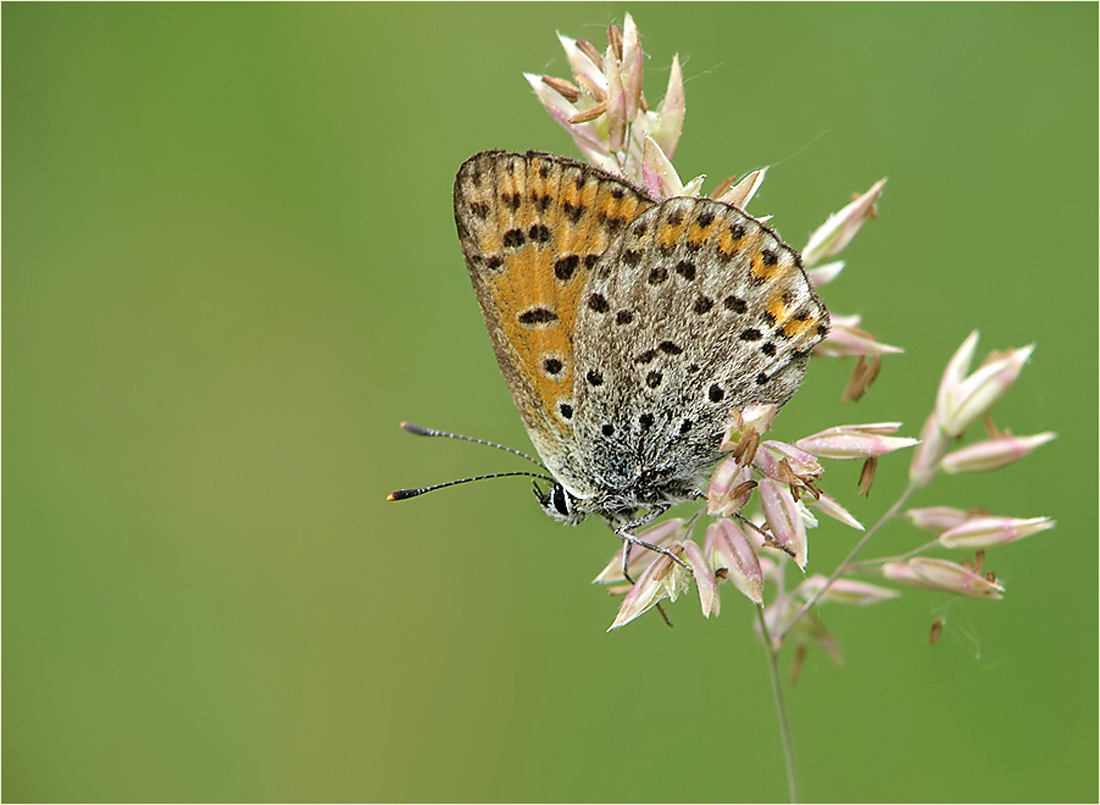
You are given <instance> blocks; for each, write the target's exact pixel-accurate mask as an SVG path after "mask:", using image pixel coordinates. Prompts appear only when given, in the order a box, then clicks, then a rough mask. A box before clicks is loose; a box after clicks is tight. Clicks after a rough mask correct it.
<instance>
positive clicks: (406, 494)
mask: <svg viewBox="0 0 1100 805" xmlns="http://www.w3.org/2000/svg"><path fill="white" fill-rule="evenodd" d="M444 435H450V434H444ZM458 438H462V437H458ZM472 441H476V440H472ZM505 449H507V448H505ZM512 475H526V476H527V477H528V478H541V479H542V480H544V481H549V482H550V483H553V482H554V479H553V478H551V477H549V476H547V475H539V474H538V473H534V472H495V473H493V474H492V475H478V476H475V477H473V478H462V479H460V480H458V481H447V483H445V484H436V485H435V486H422V487H420V488H419V489H398V490H397V491H396V492H390V493H389V495H387V496H386V500H407V499H408V498H415V497H416V496H417V495H423V494H424V493H425V492H434V491H435V490H436V489H443V488H444V487H446V486H455V485H456V484H468V483H470V482H471V481H484V480H486V479H487V478H507V477H509V476H512Z"/></svg>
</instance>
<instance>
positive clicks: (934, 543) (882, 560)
mask: <svg viewBox="0 0 1100 805" xmlns="http://www.w3.org/2000/svg"><path fill="white" fill-rule="evenodd" d="M939 545H940V541H939V540H938V539H934V540H931V541H929V542H926V543H924V544H923V545H921V546H920V547H918V548H914V549H913V550H911V551H906V552H905V553H903V554H898V555H897V556H881V557H879V558H878V559H862V560H860V561H859V562H852V564H850V565H849V566H848V567H849V569H851V570H858V569H859V568H862V567H865V566H866V567H875V566H876V565H885V564H886V563H887V562H905V561H907V560H909V559H912V558H913V557H914V556H917V555H918V554H922V553H924V552H925V551H927V550H928V549H929V548H935V547H938V546H939Z"/></svg>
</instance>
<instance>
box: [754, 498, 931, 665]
mask: <svg viewBox="0 0 1100 805" xmlns="http://www.w3.org/2000/svg"><path fill="white" fill-rule="evenodd" d="M920 486H921V483H920V482H919V481H910V482H909V486H907V487H906V488H905V491H904V492H902V493H901V497H899V498H898V499H897V501H896V502H895V503H894V505H893V506H891V507H890V508H889V509H888V510H887V512H886V513H885V514H884V515H882V517H880V518H879V521H878V522H877V523H875V524H874V525H873V526H871V528H870V529H869V530H868V531H867V533H866V534H864V535H863V539H861V540H860V541H859V542H857V543H856V547H854V548H852V550H851V552H850V553H849V554H848V555H847V556H846V557H845V558H844V561H843V562H841V563H840V565H838V566H837V569H836V570H834V571H833V575H831V576H829V578H828V580H827V581H826V582H825V583H824V584H823V585H821V589H819V590H818V591H817V592H815V593H814V594H813V595H811V596H810V597H809V599H808V600H807V601H806V603H805V604H803V605H802V606H801V608H800V609H799V610H798V612H796V613H795V614H794V617H793V618H791V620H790V623H788V624H787V625H786V627H784V628H783V629H782V630H781V631H780V632H779V634H778V635H776V638H775V640H776V642H777V643H780V644H781V643H782V642H783V638H785V637H786V636H787V635H788V634H789V633H790V631H791V629H793V628H794V625H795V624H796V623H798V622H799V621H800V620H801V619H802V616H803V615H805V614H806V613H807V612H809V611H810V609H811V608H812V607H813V605H814V604H816V603H817V601H818V599H819V598H821V596H823V595H824V594H825V591H826V590H828V589H829V588H830V587H831V586H832V585H833V582H834V581H836V580H837V579H839V578H840V577H841V576H842V575H843V574H844V571H846V570H847V569H848V567H849V565H851V564H852V561H853V560H854V559H855V558H856V556H857V555H858V554H859V552H860V551H862V550H863V548H864V546H866V545H867V543H868V542H870V541H871V538H872V537H874V536H875V534H877V533H878V532H879V531H880V530H881V529H882V527H883V526H884V525H886V523H887V522H889V521H890V520H892V519H893V518H894V517H896V516H897V513H898V512H899V511H901V509H902V507H903V506H904V505H905V504H906V503H908V502H909V498H910V497H912V496H913V493H914V492H916V491H917V489H918V488H920Z"/></svg>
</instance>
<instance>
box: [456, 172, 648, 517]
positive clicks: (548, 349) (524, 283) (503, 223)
mask: <svg viewBox="0 0 1100 805" xmlns="http://www.w3.org/2000/svg"><path fill="white" fill-rule="evenodd" d="M653 203H654V202H653V201H652V200H650V199H648V198H646V197H645V196H643V195H642V194H641V193H640V192H639V191H637V190H636V189H634V188H632V187H631V186H630V185H627V184H625V183H623V182H622V181H620V180H618V179H616V178H614V177H612V176H610V175H608V174H606V173H604V172H602V171H599V170H596V169H594V168H590V167H588V166H586V165H583V164H581V163H579V162H575V161H572V160H567V159H561V158H559V157H554V156H551V155H549V154H540V153H536V152H529V153H527V154H510V153H505V152H502V151H487V152H484V153H481V154H477V155H475V156H473V157H471V158H470V159H469V160H467V161H466V163H465V164H463V165H462V167H461V168H460V169H459V172H458V176H457V177H456V178H455V189H454V208H455V223H456V226H457V228H458V235H459V240H460V242H461V244H462V252H463V254H464V255H465V257H466V266H467V268H468V269H469V272H470V279H471V281H472V282H473V286H474V291H475V292H476V294H477V299H478V303H479V305H480V306H481V312H482V315H483V316H484V318H485V326H486V328H487V329H488V331H489V337H490V338H491V339H492V343H493V349H494V351H495V352H496V356H497V362H498V363H499V365H500V370H501V372H502V373H503V375H504V378H505V380H506V381H507V383H508V388H509V390H510V391H511V393H512V398H513V400H514V401H515V404H516V407H517V408H518V409H519V412H520V416H522V418H523V423H524V425H525V426H526V428H527V432H528V434H529V435H530V437H531V441H532V443H533V444H534V445H535V448H536V449H537V450H538V452H539V455H540V456H541V457H542V459H543V461H544V462H546V465H547V468H548V469H549V470H550V471H551V472H552V473H553V474H554V476H555V477H556V478H557V479H558V480H559V481H561V482H562V483H563V484H564V485H565V486H566V487H567V488H568V489H569V490H570V491H571V492H572V493H574V494H575V495H577V496H580V497H585V496H587V495H588V494H590V488H589V484H588V483H587V482H586V478H585V476H583V475H582V474H578V473H577V472H576V471H575V468H574V467H572V466H570V465H569V463H568V462H567V461H566V460H565V459H566V455H567V451H566V449H565V447H566V446H567V445H568V444H570V443H571V442H572V439H573V427H574V421H575V406H576V402H575V400H574V393H573V385H574V374H575V366H574V363H575V358H574V327H575V322H576V318H577V306H578V303H579V302H580V300H581V297H582V292H583V289H584V287H585V285H586V283H587V281H588V278H589V274H590V273H591V271H592V268H593V266H595V264H596V262H597V261H598V260H599V259H600V257H601V256H602V255H603V254H604V252H605V251H606V250H607V248H608V246H609V245H610V244H611V242H612V240H613V239H614V238H615V236H616V235H617V234H618V233H619V232H621V231H623V230H624V229H625V228H626V227H627V226H628V225H629V223H630V222H632V221H633V220H634V219H635V218H636V217H637V216H638V215H639V214H640V213H641V212H642V211H643V210H645V209H647V208H649V207H651V206H652V205H653Z"/></svg>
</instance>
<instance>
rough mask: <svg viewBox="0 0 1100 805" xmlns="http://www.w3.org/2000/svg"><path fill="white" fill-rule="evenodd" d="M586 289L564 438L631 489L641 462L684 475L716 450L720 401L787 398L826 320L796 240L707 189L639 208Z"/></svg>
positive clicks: (692, 475)
mask: <svg viewBox="0 0 1100 805" xmlns="http://www.w3.org/2000/svg"><path fill="white" fill-rule="evenodd" d="M585 296H586V298H584V299H582V300H581V303H580V306H579V311H580V312H579V314H578V319H577V327H576V339H577V348H576V373H577V381H576V384H575V385H576V388H575V391H574V395H575V398H576V408H577V416H576V418H575V424H574V428H575V434H574V437H575V445H576V454H577V456H578V458H579V460H581V461H582V462H584V463H582V467H583V470H582V471H583V472H585V473H586V474H587V475H589V476H591V477H593V478H595V479H598V485H599V486H601V487H602V488H604V489H607V490H623V489H631V488H633V489H634V490H635V491H638V486H639V483H640V481H639V478H640V477H641V476H642V475H646V474H647V473H648V475H646V477H648V478H649V479H651V481H652V482H653V483H658V482H662V483H668V482H670V481H671V480H675V479H679V480H680V481H682V482H683V483H682V484H680V486H681V488H693V487H692V486H691V484H693V483H696V482H698V476H699V475H700V474H701V473H702V472H704V471H705V470H706V469H707V468H709V467H710V466H711V465H712V464H713V463H714V461H716V460H717V459H718V457H719V453H718V444H719V441H720V437H721V434H722V432H723V430H724V429H725V427H726V425H727V424H728V415H729V412H730V410H731V409H732V408H735V407H737V406H742V405H745V404H747V403H775V404H778V405H782V404H783V403H785V402H786V401H787V400H788V399H790V397H791V395H793V394H794V392H795V391H796V390H797V389H798V386H799V384H800V383H801V381H802V376H803V374H804V373H805V370H806V364H807V362H808V360H809V355H810V351H811V350H812V349H813V347H814V345H815V344H817V343H818V342H819V341H820V340H821V339H822V338H824V337H825V334H826V333H827V332H828V324H829V315H828V312H827V311H826V309H825V306H824V305H823V304H822V302H821V300H820V299H818V297H817V295H816V294H815V293H814V291H813V289H812V287H811V286H810V283H809V281H808V279H807V277H806V274H805V272H804V271H803V270H802V267H801V264H800V260H799V258H798V255H797V254H796V253H795V252H794V250H793V249H791V248H790V247H788V246H786V245H785V244H784V243H783V242H782V241H780V240H779V238H778V237H777V236H776V234H775V233H774V232H773V231H772V230H770V229H769V228H768V227H766V226H764V225H763V224H761V223H760V222H759V221H757V220H755V219H754V218H751V217H749V216H747V215H746V214H745V213H743V212H741V211H740V210H738V209H737V208H735V207H732V206H729V205H726V204H722V203H719V202H716V201H711V200H709V199H698V198H673V199H668V200H666V201H664V202H662V203H661V204H660V205H658V206H655V207H652V208H650V209H648V210H647V211H646V212H644V213H643V214H642V215H641V216H639V217H638V219H637V220H636V221H635V222H634V223H633V224H632V225H631V226H630V227H629V228H628V229H627V230H625V231H624V233H623V236H622V237H621V238H618V239H616V240H615V242H614V243H613V244H612V245H611V247H610V248H609V249H608V250H607V252H606V253H605V254H604V256H603V258H602V259H601V260H600V261H599V262H598V263H597V264H596V266H595V269H594V272H593V274H592V276H591V278H590V280H589V282H588V286H587V287H586V289H585ZM658 479H663V480H660V481H659V480H658ZM672 485H673V486H675V485H676V484H672ZM642 491H643V492H644V490H642ZM627 496H628V497H629V494H628V495H627Z"/></svg>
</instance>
